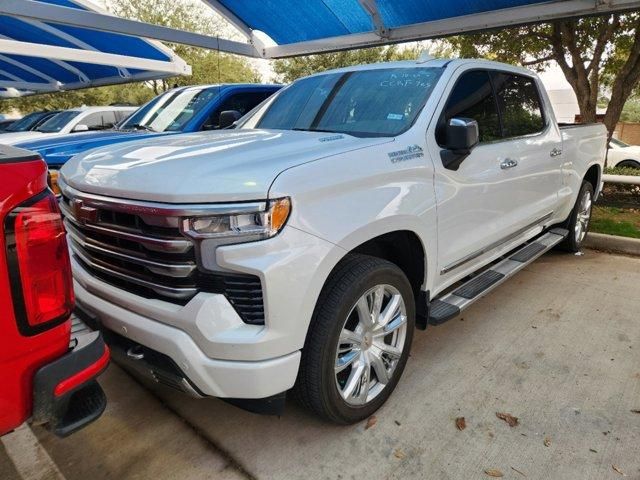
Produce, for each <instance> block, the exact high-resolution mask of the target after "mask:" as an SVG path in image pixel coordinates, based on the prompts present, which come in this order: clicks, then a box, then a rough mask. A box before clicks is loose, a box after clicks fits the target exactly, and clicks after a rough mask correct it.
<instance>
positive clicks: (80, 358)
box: [32, 332, 109, 437]
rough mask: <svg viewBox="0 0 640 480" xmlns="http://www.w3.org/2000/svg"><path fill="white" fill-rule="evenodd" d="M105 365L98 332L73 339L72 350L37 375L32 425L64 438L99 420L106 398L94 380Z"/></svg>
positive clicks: (105, 353) (105, 350)
mask: <svg viewBox="0 0 640 480" xmlns="http://www.w3.org/2000/svg"><path fill="white" fill-rule="evenodd" d="M108 364H109V348H108V347H107V346H106V344H105V343H104V340H103V338H102V334H101V333H100V332H90V333H85V334H83V335H80V336H78V337H76V345H75V347H74V348H73V349H71V350H70V351H69V352H68V353H67V354H65V355H64V356H62V357H60V358H58V359H57V360H55V361H53V362H51V363H48V364H47V365H45V366H44V367H42V368H40V369H39V370H38V371H37V372H36V374H35V377H34V381H33V389H34V395H33V415H32V422H33V423H36V424H46V425H47V427H48V428H49V429H51V430H52V431H53V432H54V433H55V434H56V435H58V436H61V437H65V436H67V435H69V434H71V433H73V432H75V431H76V430H78V429H80V428H82V427H84V426H86V425H88V424H89V423H91V422H93V421H94V420H96V419H97V418H98V417H100V415H102V412H104V409H105V408H106V406H107V398H106V396H105V394H104V392H103V390H102V388H101V387H100V385H99V384H98V382H97V381H96V377H97V376H98V375H100V374H101V373H102V372H103V371H104V370H105V369H106V368H107V365H108Z"/></svg>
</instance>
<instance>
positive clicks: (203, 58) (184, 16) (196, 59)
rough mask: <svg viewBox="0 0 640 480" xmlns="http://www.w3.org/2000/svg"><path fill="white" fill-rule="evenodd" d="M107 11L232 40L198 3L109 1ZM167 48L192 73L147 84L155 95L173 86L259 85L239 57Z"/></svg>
mask: <svg viewBox="0 0 640 480" xmlns="http://www.w3.org/2000/svg"><path fill="white" fill-rule="evenodd" d="M109 9H110V10H111V12H113V13H114V14H116V15H118V16H119V17H123V18H129V19H133V20H139V21H142V22H147V23H152V24H155V25H163V26H166V27H171V28H175V29H179V30H185V31H190V32H196V33H201V34H204V35H209V36H212V37H215V36H224V37H226V38H228V37H229V36H233V32H232V30H231V29H230V28H229V27H228V26H227V25H226V24H225V23H224V21H223V20H222V19H221V18H220V17H219V16H217V15H215V14H214V13H213V11H212V10H211V9H210V8H208V7H206V6H205V5H204V3H203V2H201V1H200V0H173V1H167V0H111V3H110V4H109ZM169 46H170V47H171V49H172V50H173V51H174V52H175V53H176V55H178V56H180V57H181V58H183V59H184V60H185V61H186V62H187V63H188V64H189V65H191V67H192V70H193V73H192V75H191V76H190V77H176V78H171V79H163V80H157V81H152V82H150V84H151V85H152V88H153V90H154V92H155V93H156V94H157V93H160V92H161V91H165V90H167V89H169V88H171V87H173V86H174V85H180V86H181V85H195V84H207V83H219V82H221V83H224V82H257V81H260V76H259V74H258V73H257V72H256V71H255V70H254V69H253V68H252V67H251V65H250V64H249V62H248V61H247V60H246V59H244V58H242V57H238V56H235V55H228V54H223V53H219V52H215V51H211V50H206V49H202V48H195V47H190V46H188V45H178V44H169Z"/></svg>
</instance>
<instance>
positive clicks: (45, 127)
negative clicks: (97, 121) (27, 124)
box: [36, 110, 80, 133]
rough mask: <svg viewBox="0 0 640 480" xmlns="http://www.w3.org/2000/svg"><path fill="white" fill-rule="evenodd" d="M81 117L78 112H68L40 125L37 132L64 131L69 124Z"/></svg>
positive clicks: (61, 113)
mask: <svg viewBox="0 0 640 480" xmlns="http://www.w3.org/2000/svg"><path fill="white" fill-rule="evenodd" d="M78 115H80V112H79V111H77V110H67V111H66V112H60V113H58V114H57V115H54V116H53V117H51V118H50V119H49V120H47V121H46V122H44V123H43V124H42V125H40V126H39V127H38V128H37V129H36V130H37V131H39V132H46V133H56V132H59V131H60V130H62V129H63V128H64V127H66V126H67V124H68V123H69V122H70V121H71V120H73V119H74V118H76V117H77V116H78Z"/></svg>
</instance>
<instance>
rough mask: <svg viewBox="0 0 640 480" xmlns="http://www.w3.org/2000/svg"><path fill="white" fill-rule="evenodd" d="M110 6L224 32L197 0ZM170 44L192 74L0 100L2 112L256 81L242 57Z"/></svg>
mask: <svg viewBox="0 0 640 480" xmlns="http://www.w3.org/2000/svg"><path fill="white" fill-rule="evenodd" d="M109 7H110V10H111V11H112V12H113V13H114V14H116V15H118V16H120V17H123V18H129V19H134V20H140V21H143V22H148V23H153V24H156V25H164V26H168V27H173V28H178V29H181V30H187V31H191V32H197V33H203V34H207V35H211V36H216V35H221V34H223V33H224V34H225V36H227V37H228V35H226V34H227V33H228V32H226V31H224V29H225V26H224V23H223V22H222V21H221V20H220V18H219V17H217V16H214V15H213V14H212V11H211V9H209V8H208V7H206V6H205V5H204V3H203V2H201V1H200V0H174V1H166V0H111V2H110V3H109ZM169 47H170V48H172V50H173V51H174V52H175V53H176V54H177V55H178V56H180V57H182V58H183V59H184V60H185V61H186V62H187V63H188V64H189V65H191V66H192V70H193V74H192V75H191V76H189V77H185V76H182V77H175V78H169V79H163V80H155V81H150V82H144V83H131V84H127V85H120V86H110V87H96V88H88V89H85V90H77V91H71V92H58V93H52V94H43V95H34V96H31V97H24V98H15V99H6V100H1V101H0V111H1V112H9V111H11V110H12V109H14V108H15V109H17V110H20V111H21V112H30V111H33V110H40V109H45V108H46V109H66V108H72V107H78V106H81V105H108V104H111V103H131V104H134V105H140V104H142V103H144V102H146V101H147V100H149V99H151V98H152V97H153V96H155V95H157V94H158V93H160V92H162V91H165V90H167V89H169V88H172V87H173V86H174V85H179V86H182V85H200V84H210V83H219V82H224V83H231V82H259V81H260V75H259V74H258V73H257V72H256V71H255V70H254V69H253V68H252V67H251V65H250V64H249V62H247V60H245V59H244V58H241V57H237V56H234V55H226V54H219V53H218V52H213V51H210V50H205V49H199V48H193V47H189V46H185V45H169Z"/></svg>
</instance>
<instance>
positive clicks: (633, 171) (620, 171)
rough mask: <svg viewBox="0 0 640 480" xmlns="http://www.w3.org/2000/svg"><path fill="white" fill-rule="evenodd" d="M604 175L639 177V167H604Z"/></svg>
mask: <svg viewBox="0 0 640 480" xmlns="http://www.w3.org/2000/svg"><path fill="white" fill-rule="evenodd" d="M604 173H605V174H606V175H633V176H635V177H640V168H629V167H607V168H605V169H604Z"/></svg>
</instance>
